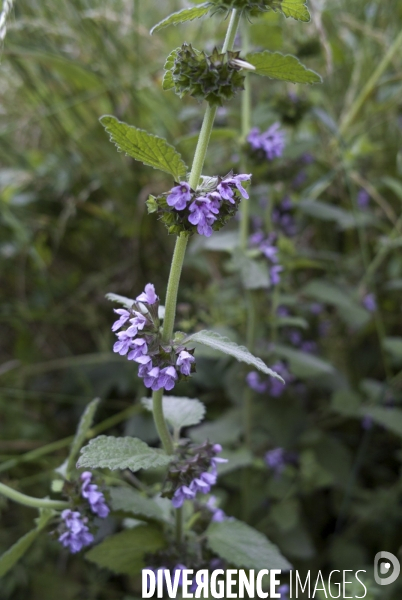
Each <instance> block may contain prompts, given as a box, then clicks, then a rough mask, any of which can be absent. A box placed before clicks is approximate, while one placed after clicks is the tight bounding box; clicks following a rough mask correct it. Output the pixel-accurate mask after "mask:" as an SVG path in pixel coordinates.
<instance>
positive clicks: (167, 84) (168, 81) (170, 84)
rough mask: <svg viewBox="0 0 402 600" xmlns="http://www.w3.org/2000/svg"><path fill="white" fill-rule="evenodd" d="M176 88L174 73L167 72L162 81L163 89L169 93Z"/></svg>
mask: <svg viewBox="0 0 402 600" xmlns="http://www.w3.org/2000/svg"><path fill="white" fill-rule="evenodd" d="M173 88H174V80H173V73H172V71H165V74H164V75H163V80H162V89H163V90H164V91H165V92H167V91H169V90H172V89H173Z"/></svg>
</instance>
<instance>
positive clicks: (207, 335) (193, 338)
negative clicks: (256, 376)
mask: <svg viewBox="0 0 402 600" xmlns="http://www.w3.org/2000/svg"><path fill="white" fill-rule="evenodd" d="M188 342H197V343H198V344H203V345H204V346H209V347H210V348H213V349H214V350H218V352H223V354H229V355H230V356H233V357H234V358H235V359H236V360H238V361H239V362H244V363H247V364H248V365H252V366H253V367H255V368H256V369H258V370H259V371H262V373H265V374H266V375H270V376H271V377H275V378H276V379H279V380H280V381H282V382H283V383H285V382H284V380H283V379H282V377H281V376H280V375H278V373H275V371H273V370H272V369H270V368H269V367H267V365H266V364H265V363H264V362H263V361H262V360H261V358H258V357H257V356H254V355H253V354H251V352H250V351H249V350H247V348H246V347H245V346H239V345H238V344H236V343H235V342H232V341H231V340H229V338H227V337H223V336H222V335H219V333H216V332H215V331H208V330H206V329H203V330H202V331H198V332H197V333H193V334H192V335H190V336H188V337H187V338H186V340H185V342H184V343H186V344H187V343H188Z"/></svg>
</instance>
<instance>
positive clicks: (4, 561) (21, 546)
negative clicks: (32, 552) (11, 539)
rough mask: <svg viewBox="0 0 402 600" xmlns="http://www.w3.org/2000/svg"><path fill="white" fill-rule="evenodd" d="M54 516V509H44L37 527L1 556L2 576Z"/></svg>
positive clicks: (0, 567)
mask: <svg viewBox="0 0 402 600" xmlns="http://www.w3.org/2000/svg"><path fill="white" fill-rule="evenodd" d="M52 516H53V512H52V511H50V510H47V511H43V512H42V514H41V516H40V517H39V519H38V524H37V527H36V528H35V529H32V531H29V532H28V533H26V534H25V535H24V536H22V538H20V539H19V540H18V541H17V542H15V544H13V545H12V546H11V548H9V549H8V550H7V551H6V552H4V554H2V555H1V556H0V577H4V575H6V573H8V571H9V570H10V569H12V567H13V566H14V565H15V564H16V563H17V562H18V561H19V560H20V558H22V557H23V556H24V554H25V553H26V552H27V551H28V550H29V548H30V547H31V545H32V544H33V542H34V541H35V540H36V538H37V537H38V535H39V534H40V532H41V531H42V529H44V527H45V526H46V525H47V523H48V521H49V520H50V519H51V518H52Z"/></svg>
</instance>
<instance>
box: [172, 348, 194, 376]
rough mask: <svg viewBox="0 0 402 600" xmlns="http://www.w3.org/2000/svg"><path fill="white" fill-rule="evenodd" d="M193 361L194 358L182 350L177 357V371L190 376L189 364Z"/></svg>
mask: <svg viewBox="0 0 402 600" xmlns="http://www.w3.org/2000/svg"><path fill="white" fill-rule="evenodd" d="M194 361H195V358H194V356H193V355H192V354H190V353H189V352H187V350H182V351H181V352H180V354H179V356H178V357H177V360H176V367H178V368H179V371H180V373H181V374H182V375H190V373H191V364H192V363H193V362H194Z"/></svg>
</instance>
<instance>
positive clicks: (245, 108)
mask: <svg viewBox="0 0 402 600" xmlns="http://www.w3.org/2000/svg"><path fill="white" fill-rule="evenodd" d="M249 37H250V36H249V24H248V22H247V21H246V20H244V21H243V23H242V52H243V55H244V56H246V55H247V52H248V51H249V44H250V40H249ZM250 128H251V86H250V74H249V73H246V76H245V80H244V92H243V94H242V99H241V142H242V144H244V143H245V141H246V139H247V135H248V133H249V131H250ZM244 163H245V160H244V159H243V161H242V172H243V173H245V172H246V166H245V164H244ZM240 211H241V217H240V248H241V249H242V250H246V248H247V242H248V235H249V221H250V201H249V200H243V202H242V203H241V205H240Z"/></svg>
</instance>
